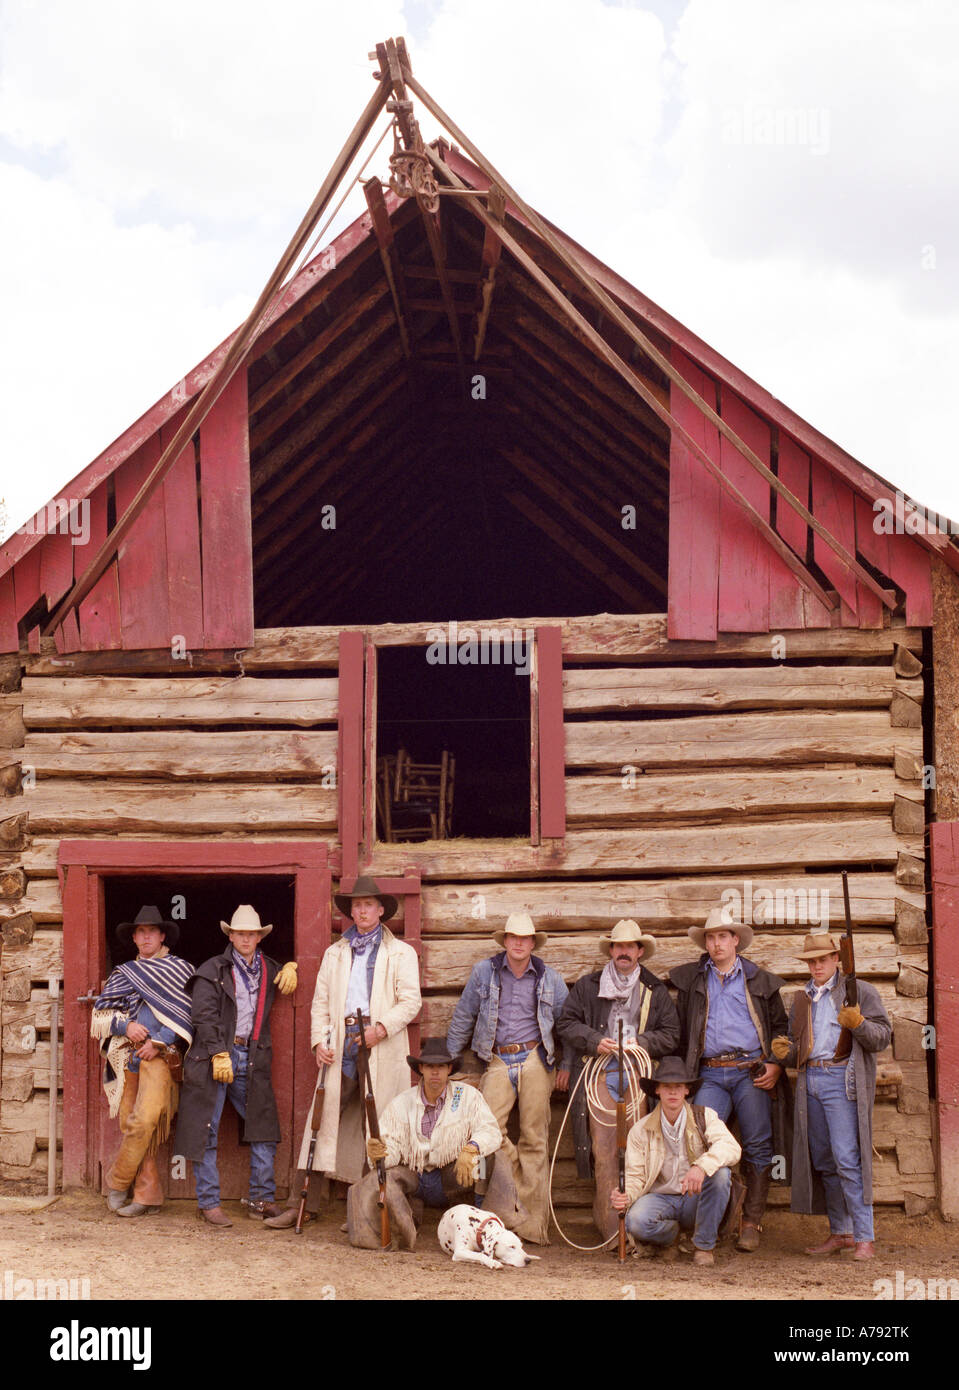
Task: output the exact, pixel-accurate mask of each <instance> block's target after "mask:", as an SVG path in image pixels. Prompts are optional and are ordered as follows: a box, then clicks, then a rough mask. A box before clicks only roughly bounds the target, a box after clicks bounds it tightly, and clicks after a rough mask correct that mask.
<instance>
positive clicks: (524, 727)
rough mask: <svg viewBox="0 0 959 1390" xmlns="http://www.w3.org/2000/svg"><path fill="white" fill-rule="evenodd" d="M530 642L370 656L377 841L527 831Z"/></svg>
mask: <svg viewBox="0 0 959 1390" xmlns="http://www.w3.org/2000/svg"><path fill="white" fill-rule="evenodd" d="M517 638H518V639H519V634H517ZM532 640H533V639H532V633H530V634H529V636H528V638H527V635H526V634H525V633H524V634H523V635H522V641H521V643H519V645H518V646H517V645H516V644H514V643H513V641H512V638H510V643H511V649H510V651H509V652H506V650H505V645H504V643H503V641H502V640H500V639H497V642H498V645H497V646H495V647H494V644H493V643H492V642H488V643H487V647H486V653H485V655H486V658H487V659H486V660H485V661H484V660H482V659H481V658H482V657H483V655H484V653H483V649H482V643H481V642H479V641H478V643H477V648H478V649H477V651H476V652H475V655H476V656H477V658H478V659H477V661H476V662H475V663H474V662H468V663H466V662H462V661H458V660H456V654H457V652H460V653H462V654H463V655H469V651H468V649H467V646H466V644H465V643H463V644H462V645H459V644H457V643H453V644H449V643H446V644H444V646H443V647H441V648H440V654H441V655H442V656H443V658H444V660H442V661H435V660H431V659H430V657H431V655H432V656H435V655H436V654H437V653H436V651H435V650H433V651H432V653H431V649H429V648H425V647H384V648H381V649H380V650H379V651H378V652H377V721H376V752H377V773H378V776H377V838H378V839H380V840H386V839H390V840H393V841H404V840H414V839H436V838H437V837H439V838H447V837H449V836H464V835H465V836H472V837H476V838H484V839H485V838H490V837H496V836H516V835H520V836H528V835H529V828H530V766H529V759H530V675H529V667H530V660H531V658H532ZM447 657H448V658H449V659H448V660H447V659H446V658H447ZM491 658H493V659H491ZM444 755H445V756H444ZM397 791H399V795H397ZM387 801H388V805H387V804H384V803H385V802H387ZM444 815H445V823H442V824H441V823H440V822H441V821H442V818H443V816H444ZM433 817H435V819H432V818H433ZM431 820H432V823H431ZM427 832H429V833H427Z"/></svg>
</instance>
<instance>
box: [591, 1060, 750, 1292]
mask: <svg viewBox="0 0 959 1390" xmlns="http://www.w3.org/2000/svg"><path fill="white" fill-rule="evenodd" d="M701 1084H702V1083H701V1080H700V1078H699V1077H694V1076H690V1075H688V1073H687V1070H686V1067H685V1065H684V1063H683V1062H682V1061H681V1059H680V1058H679V1057H665V1058H664V1059H663V1060H662V1061H661V1062H660V1064H659V1067H658V1068H657V1071H656V1074H655V1076H653V1077H643V1079H642V1080H641V1081H640V1085H641V1086H642V1088H643V1090H644V1091H645V1092H646V1094H647V1095H648V1096H649V1097H650V1098H652V1097H654V1096H655V1098H656V1100H657V1102H658V1104H657V1105H656V1107H655V1109H654V1110H652V1111H651V1112H650V1113H649V1114H648V1115H647V1116H645V1118H644V1119H642V1120H640V1121H639V1122H638V1123H637V1124H635V1125H633V1127H632V1129H631V1130H630V1131H629V1139H628V1140H627V1145H626V1191H625V1192H620V1191H619V1188H613V1191H612V1193H611V1195H610V1200H611V1202H612V1204H613V1206H614V1207H615V1209H616V1210H617V1211H626V1229H627V1231H628V1232H629V1234H630V1235H631V1236H632V1237H633V1239H634V1240H635V1241H637V1242H638V1243H640V1244H643V1245H653V1246H658V1247H659V1248H660V1249H661V1250H662V1251H663V1252H664V1253H665V1252H666V1251H667V1250H670V1251H671V1250H672V1247H673V1246H674V1245H675V1244H676V1242H677V1241H678V1239H679V1232H680V1229H682V1230H684V1231H689V1230H691V1231H692V1232H693V1245H694V1247H695V1251H694V1254H693V1264H698V1265H711V1264H712V1263H713V1247H714V1245H715V1244H716V1240H717V1238H718V1235H719V1227H720V1224H721V1222H722V1219H723V1215H724V1213H725V1211H726V1204H727V1202H728V1201H729V1192H730V1181H731V1177H730V1171H729V1170H730V1168H731V1167H732V1165H733V1164H734V1163H736V1162H738V1160H739V1156H740V1153H741V1152H742V1151H741V1149H740V1147H739V1145H738V1144H737V1143H736V1140H735V1139H734V1138H733V1136H732V1135H731V1134H730V1132H729V1130H728V1129H727V1128H726V1126H725V1125H724V1124H723V1122H722V1120H721V1119H720V1118H719V1116H718V1115H717V1114H716V1112H715V1110H710V1109H708V1108H707V1107H703V1106H699V1105H696V1106H694V1105H690V1103H689V1100H690V1099H691V1098H692V1097H693V1096H694V1095H695V1094H696V1092H697V1090H698V1089H699V1087H700V1085H701ZM647 1253H649V1252H647Z"/></svg>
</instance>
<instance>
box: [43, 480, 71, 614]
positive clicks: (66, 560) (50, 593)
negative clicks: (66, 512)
mask: <svg viewBox="0 0 959 1390" xmlns="http://www.w3.org/2000/svg"><path fill="white" fill-rule="evenodd" d="M58 500H59V499H58ZM60 524H61V525H66V526H67V527H68V529H67V530H64V531H53V532H51V533H50V534H49V535H47V536H44V538H43V540H42V541H41V542H40V547H39V549H40V590H41V592H42V593H43V594H45V595H46V599H47V607H48V608H50V609H52V608H53V606H54V604H56V603H57V602H58V601H59V600H60V599H61V598H62V597H63V595H64V594H65V593H66V591H67V590H68V589H69V587H70V585H71V583H72V581H73V537H72V536H71V535H70V532H69V521H68V520H67V518H64V521H63V522H62V523H60Z"/></svg>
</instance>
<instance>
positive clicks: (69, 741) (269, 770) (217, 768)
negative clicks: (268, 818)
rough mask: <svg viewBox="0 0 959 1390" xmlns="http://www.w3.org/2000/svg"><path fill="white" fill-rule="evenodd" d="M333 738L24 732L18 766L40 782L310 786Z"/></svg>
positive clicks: (330, 761)
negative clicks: (151, 780) (292, 782)
mask: <svg viewBox="0 0 959 1390" xmlns="http://www.w3.org/2000/svg"><path fill="white" fill-rule="evenodd" d="M336 737H337V736H336V732H335V731H334V730H332V729H330V730H322V731H319V732H316V733H313V732H300V731H296V732H289V731H284V732H280V733H271V732H269V731H267V730H264V731H263V732H261V733H252V732H234V731H232V730H229V729H225V730H223V732H222V733H221V732H216V733H194V732H192V731H187V730H179V729H177V730H160V729H144V730H136V731H131V732H130V733H110V734H102V733H86V732H82V731H80V730H73V731H71V732H68V733H57V734H43V733H39V734H37V733H31V734H29V735H28V737H27V738H26V740H25V741H24V749H23V755H22V756H23V761H24V763H26V764H27V765H28V766H29V767H32V768H33V769H34V771H35V772H36V773H37V775H38V776H39V777H108V778H135V777H162V778H165V779H169V780H171V781H190V780H196V779H204V780H206V779H216V778H231V779H246V780H251V781H253V780H256V781H268V782H274V781H279V780H281V779H282V780H287V779H296V780H308V781H316V780H319V779H320V778H321V777H323V776H326V777H329V774H330V773H331V772H333V771H334V769H335V765H336Z"/></svg>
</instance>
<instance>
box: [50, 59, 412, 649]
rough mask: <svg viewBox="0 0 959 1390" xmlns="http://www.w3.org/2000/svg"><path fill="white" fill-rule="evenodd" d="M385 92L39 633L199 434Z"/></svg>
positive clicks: (99, 565) (382, 88)
mask: <svg viewBox="0 0 959 1390" xmlns="http://www.w3.org/2000/svg"><path fill="white" fill-rule="evenodd" d="M387 92H388V84H387V83H386V82H385V81H384V80H382V79H381V80H380V81H379V83H378V84H377V89H376V91H375V92H374V94H373V96H372V97H370V100H369V101H368V102H367V104H366V108H365V109H364V111H363V113H362V115H361V116H360V118H359V120H358V121H357V123H356V125H355V126H354V127H353V130H352V131H351V132H350V135H349V137H348V138H347V141H346V144H345V145H344V146H343V149H342V150H341V151H340V153H339V155H338V156H337V158H336V160H335V161H334V163H333V167H332V168H331V169H330V172H329V174H328V175H327V176H326V179H325V180H324V181H323V184H322V185H321V187H320V189H319V191H318V193H317V195H316V197H315V198H314V199H313V202H312V203H311V204H310V206H309V208H308V209H307V211H306V214H305V215H304V217H303V220H302V221H301V223H300V225H299V227H298V228H297V230H296V232H295V233H294V234H293V239H292V241H291V242H290V244H289V245H288V247H287V248H286V250H285V251H284V253H283V255H282V256H281V257H280V259H279V261H278V262H277V265H276V267H275V269H274V271H273V273H272V275H271V276H270V278H269V279H268V280H267V282H266V284H265V285H264V287H263V290H262V291H261V293H260V296H259V298H258V299H257V301H256V303H255V304H254V306H253V308H252V309H251V311H250V314H249V317H248V318H247V320H246V322H245V323H244V325H243V327H242V328H241V329H240V331H239V332H238V333H237V335H236V337H235V338H234V340H233V342H232V343H231V345H230V347H229V349H228V351H227V354H226V356H225V357H224V359H223V361H222V363H221V364H220V366H219V367H218V368H217V370H216V371H215V372H214V373H213V376H212V377H211V378H210V380H209V381H208V382H207V384H206V385H205V386H204V387H203V389H202V390H201V391H200V393H199V395H198V396H197V397H196V399H195V400H194V402H193V404H192V406H191V407H190V409H189V410H188V411H187V413H186V416H185V418H184V420H183V422H182V424H181V425H180V427H179V429H178V430H177V431H176V433H175V434H174V436H173V438H172V439H171V441H170V442H169V444H168V445H167V446H166V448H165V449H164V450H163V453H162V455H161V456H160V458H159V459H158V460H157V463H156V464H155V466H154V467H153V468H152V469H151V471H150V474H149V477H147V478H146V479H145V481H144V482H143V484H142V486H141V487H140V489H139V491H138V492H137V495H136V496H135V497H134V499H133V501H132V502H131V504H130V506H129V507H128V508H127V510H126V511H125V512H124V514H123V516H122V517H120V519H119V520H118V521H117V523H116V525H115V526H114V527H113V529H112V531H110V532H109V534H108V535H107V537H106V540H105V541H104V542H103V544H102V545H101V547H100V549H99V550H98V552H97V554H96V555H95V556H94V558H93V560H92V561H91V562H90V564H89V565H88V566H87V569H86V570H85V571H84V573H83V574H82V575H81V576H80V578H79V579H78V580H77V581H76V582H75V583H74V585H73V587H72V588H71V589H70V592H69V593H68V594H67V595H66V597H65V598H64V599H63V600H62V601H61V602H60V603H59V604H58V605H57V608H56V609H55V611H54V613H53V614H52V615H51V616H50V618H48V620H47V624H46V626H45V629H44V631H45V633H47V634H50V633H53V632H54V631H55V630H56V628H57V627H59V626H60V624H61V623H62V622H63V620H64V618H65V617H66V615H67V614H68V613H69V612H71V611H72V610H73V609H74V608H75V607H76V606H77V604H78V603H80V602H81V600H83V599H84V598H86V596H87V594H88V593H89V592H90V590H91V589H92V588H93V586H94V584H96V582H97V580H98V579H99V578H100V576H101V575H102V574H103V572H104V570H105V569H106V567H107V565H108V564H109V563H110V561H111V560H112V559H113V556H114V555H115V554H116V552H117V549H118V547H119V545H120V543H121V542H122V540H123V539H124V537H125V536H126V535H127V534H128V533H129V531H130V527H131V526H132V525H133V523H134V522H135V521H136V519H137V517H138V516H139V515H140V513H141V512H142V511H143V508H144V507H145V506H146V503H147V500H148V498H149V497H150V495H151V494H152V493H153V491H154V490H155V488H156V487H157V485H158V484H159V483H160V482H162V480H163V478H164V477H165V476H166V474H167V473H168V472H169V471H170V469H171V468H172V467H173V465H174V463H175V462H176V460H177V459H178V458H179V457H180V454H181V452H182V450H183V447H184V445H185V444H186V443H187V441H188V440H190V439H192V437H193V435H194V434H195V433H196V431H197V430H198V429H199V428H200V425H201V424H202V423H203V421H204V420H205V419H206V417H207V415H208V414H209V413H210V411H211V410H212V409H213V406H214V405H215V404H216V402H217V400H218V399H219V397H220V396H221V395H222V393H223V391H224V390H225V389H226V387H227V386H228V385H229V383H230V380H231V378H232V377H233V375H234V373H235V372H236V370H237V368H238V367H239V366H240V364H241V362H243V361H244V360H245V359H246V357H247V355H248V353H249V349H250V345H251V343H252V341H253V338H254V337H255V334H256V330H257V328H258V327H259V325H260V322H261V320H262V319H263V317H264V315H265V313H266V311H267V309H268V308H269V306H270V304H271V303H272V302H273V299H274V297H275V295H276V293H277V291H278V290H279V289H280V287H281V286H282V284H283V281H284V280H285V279H286V278H287V276H288V275H289V273H290V271H291V270H292V269H293V267H294V265H295V264H296V261H297V259H298V258H299V256H300V255H301V253H302V252H303V250H304V248H305V247H306V245H307V243H308V241H309V239H310V236H311V235H312V233H313V229H314V227H315V226H316V224H317V223H318V221H319V219H320V218H321V217H322V215H323V212H324V211H325V209H326V207H327V205H328V204H329V202H330V200H331V198H332V197H333V194H334V193H335V192H336V189H337V188H338V187H339V184H340V182H341V180H342V178H343V176H344V174H345V173H346V170H347V169H348V168H349V166H350V165H351V164H352V162H353V160H354V158H355V157H356V154H357V153H358V151H359V149H360V147H361V146H362V144H363V141H364V140H365V139H366V137H367V135H368V134H369V133H370V130H371V129H372V127H373V122H374V121H375V120H376V117H377V116H378V115H379V113H380V111H381V110H382V109H383V107H384V106H385V104H386V98H387Z"/></svg>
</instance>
